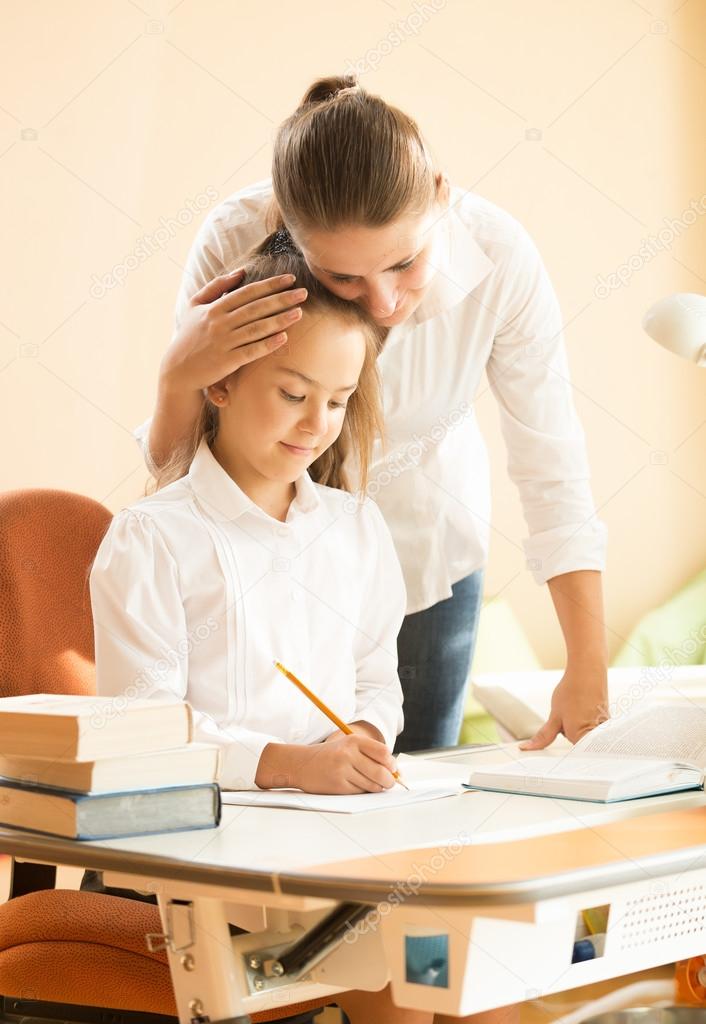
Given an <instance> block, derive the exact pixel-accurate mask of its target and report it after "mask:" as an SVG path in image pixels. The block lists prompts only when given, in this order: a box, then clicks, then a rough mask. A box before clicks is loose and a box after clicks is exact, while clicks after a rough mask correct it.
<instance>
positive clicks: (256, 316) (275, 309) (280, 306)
mask: <svg viewBox="0 0 706 1024" xmlns="http://www.w3.org/2000/svg"><path fill="white" fill-rule="evenodd" d="M306 297H307V290H306V288H287V289H286V290H285V291H283V292H278V293H277V294H275V295H267V296H265V298H262V299H253V301H252V302H248V303H246V305H244V306H238V308H237V309H234V310H232V312H230V313H226V314H225V316H224V320H225V322H226V323H227V324H228V326H229V327H230V328H231V330H235V329H236V328H237V327H242V326H244V325H245V324H249V323H252V322H253V320H264V319H265V317H268V316H277V315H278V314H280V313H284V312H285V311H286V310H288V309H292V308H293V307H296V306H298V305H299V303H300V302H304V300H305V299H306Z"/></svg>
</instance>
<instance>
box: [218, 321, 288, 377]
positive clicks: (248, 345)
mask: <svg viewBox="0 0 706 1024" xmlns="http://www.w3.org/2000/svg"><path fill="white" fill-rule="evenodd" d="M286 340H287V334H286V332H285V331H281V332H280V333H279V334H274V335H272V337H270V338H265V340H264V341H253V342H243V343H241V344H240V345H235V346H234V347H233V348H232V349H231V350H230V351H229V356H230V363H229V364H226V369H225V371H224V373H223V374H222V376H223V377H227V376H228V375H229V374H231V373H235V371H236V370H239V369H240V367H241V366H245V364H246V363H254V362H255V360H256V359H262V357H263V356H268V355H269V354H270V352H274V351H275V350H276V349H278V348H281V347H282V345H284V343H285V341H286Z"/></svg>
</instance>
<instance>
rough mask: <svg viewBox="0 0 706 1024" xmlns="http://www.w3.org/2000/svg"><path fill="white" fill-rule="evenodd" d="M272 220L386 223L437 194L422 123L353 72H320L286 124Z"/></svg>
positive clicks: (279, 139)
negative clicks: (366, 86)
mask: <svg viewBox="0 0 706 1024" xmlns="http://www.w3.org/2000/svg"><path fill="white" fill-rule="evenodd" d="M272 187H273V191H274V203H273V206H272V209H271V211H270V226H271V227H273V228H274V227H276V226H279V225H286V226H287V227H288V228H290V229H292V230H293V231H294V232H295V233H296V232H297V231H298V230H301V229H304V230H306V229H307V228H317V229H321V230H324V231H334V230H336V229H338V228H341V227H344V226H346V225H350V224H361V225H364V226H367V227H378V226H381V225H384V224H389V223H390V222H391V221H394V220H395V219H397V218H398V217H399V216H401V215H402V214H404V213H407V212H410V211H412V212H417V213H419V214H424V213H426V212H427V210H428V209H429V207H430V206H431V205H432V204H433V203H434V201H435V200H436V198H437V195H438V192H439V187H438V186H437V173H436V170H435V165H434V160H433V158H432V156H431V153H430V151H429V148H428V146H427V144H426V142H425V141H424V139H423V137H422V134H421V132H420V131H419V128H418V127H417V124H416V122H415V121H414V120H413V119H412V118H411V117H409V116H408V115H407V114H404V113H403V112H402V111H401V110H399V109H398V108H397V107H393V106H391V105H390V104H389V103H386V102H385V101H384V100H383V99H382V98H381V97H379V96H374V95H373V94H372V93H369V92H367V91H366V90H365V89H363V88H362V87H361V86H360V85H359V84H358V82H357V79H356V78H355V77H353V76H343V77H340V78H336V77H332V78H320V79H318V80H317V81H316V82H314V83H313V84H312V85H311V86H310V87H309V89H308V90H307V91H306V93H305V95H304V98H303V99H302V101H301V103H300V105H299V107H298V108H297V109H296V110H295V112H294V113H293V114H292V115H291V116H290V117H288V118H287V120H286V121H284V123H283V124H282V125H280V127H279V129H278V131H277V134H276V136H275V141H274V151H273V156H272Z"/></svg>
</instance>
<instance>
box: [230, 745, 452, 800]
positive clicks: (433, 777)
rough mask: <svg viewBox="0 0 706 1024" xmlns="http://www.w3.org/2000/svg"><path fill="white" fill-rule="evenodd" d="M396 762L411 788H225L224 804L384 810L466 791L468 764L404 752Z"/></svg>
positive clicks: (396, 786)
mask: <svg viewBox="0 0 706 1024" xmlns="http://www.w3.org/2000/svg"><path fill="white" fill-rule="evenodd" d="M397 766H398V768H399V770H400V773H401V775H402V778H403V779H404V781H405V783H406V785H407V786H409V792H408V791H407V790H406V789H404V788H403V787H402V786H398V785H395V786H393V787H392V789H386V790H384V791H383V792H382V793H352V794H350V795H343V796H338V795H328V794H323V795H319V794H317V793H303V792H302V791H301V790H300V789H259V790H230V791H226V790H223V791H222V794H221V796H222V799H223V803H224V804H247V805H252V806H254V807H289V808H294V809H297V810H301V811H329V812H334V813H336V812H337V813H341V814H355V813H359V812H362V811H385V810H389V809H390V808H391V807H406V806H407V805H409V804H415V803H421V802H422V801H424V800H438V799H440V798H442V797H446V796H456V795H458V794H459V793H463V792H464V786H463V783H464V782H465V781H466V780H467V778H468V768H466V767H464V766H462V765H455V764H454V765H438V764H430V763H429V762H428V761H422V760H419V759H417V758H414V757H406V756H405V755H404V754H401V755H400V756H399V757H398V758H397Z"/></svg>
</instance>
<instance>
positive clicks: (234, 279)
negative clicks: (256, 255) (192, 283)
mask: <svg viewBox="0 0 706 1024" xmlns="http://www.w3.org/2000/svg"><path fill="white" fill-rule="evenodd" d="M243 274H244V270H243V268H242V267H239V268H238V270H232V271H231V272H230V273H229V274H221V275H220V276H219V277H214V279H213V280H212V281H209V282H208V284H205V285H204V286H203V288H201V289H199V291H197V292H196V293H195V294H194V296H193V298H192V299H191V301H192V303H197V304H199V305H200V304H202V303H204V302H215V301H216V299H220V298H221V296H222V295H226V294H227V293H228V292H230V291H231V289H233V288H236V287H237V286H238V282H239V281H242V279H243Z"/></svg>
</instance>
